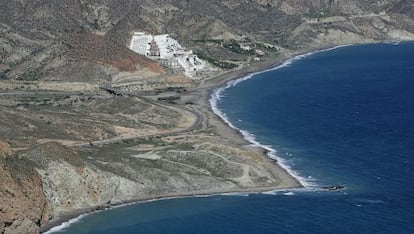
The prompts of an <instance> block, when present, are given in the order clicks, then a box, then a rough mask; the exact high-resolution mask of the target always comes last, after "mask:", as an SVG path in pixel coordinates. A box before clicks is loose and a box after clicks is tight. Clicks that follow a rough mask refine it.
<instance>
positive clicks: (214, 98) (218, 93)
mask: <svg viewBox="0 0 414 234" xmlns="http://www.w3.org/2000/svg"><path fill="white" fill-rule="evenodd" d="M346 46H351V45H342V46H336V47H332V48H328V49H324V50H319V51H315V52H309V53H306V54H302V55H298V56H296V57H293V58H291V59H288V60H286V61H285V62H284V63H282V64H281V65H279V66H276V67H273V68H270V69H267V70H263V71H259V72H255V73H251V74H248V75H246V76H244V77H242V78H240V79H236V80H232V81H229V82H227V84H226V85H224V86H222V87H220V88H217V89H215V90H214V91H213V92H212V94H211V96H210V100H209V101H210V106H211V109H212V110H213V112H214V113H215V114H216V115H218V116H219V117H220V118H221V119H222V120H223V121H224V122H225V123H226V124H227V125H228V126H230V127H231V128H233V129H236V130H237V131H239V132H240V133H241V134H242V135H243V137H244V138H245V139H246V140H247V141H249V142H250V143H251V144H252V146H255V147H260V148H264V149H266V150H267V151H268V153H267V156H268V157H270V158H272V159H275V160H276V161H277V163H278V164H279V165H280V166H281V167H282V168H284V169H285V170H286V171H287V172H288V173H289V174H291V175H292V176H293V177H295V178H296V179H297V180H298V181H299V182H300V183H301V184H302V185H303V186H305V188H307V189H310V190H314V189H319V186H318V185H317V184H316V180H315V179H314V178H312V177H308V178H304V177H302V176H301V175H299V174H298V173H297V172H296V171H294V170H292V168H291V166H290V165H289V163H288V162H286V160H285V159H283V158H281V157H279V156H278V155H277V151H276V150H275V149H273V148H272V147H271V146H269V145H263V144H261V143H260V142H258V141H257V140H256V138H255V136H254V135H253V134H251V133H250V132H248V131H246V130H243V129H239V128H237V127H235V126H234V125H233V124H232V123H231V122H230V120H229V119H228V117H227V115H226V114H225V113H223V111H222V110H220V108H218V106H217V104H218V101H220V99H221V98H222V97H223V96H224V95H225V94H224V91H225V90H226V89H228V88H230V87H233V86H236V85H237V84H240V83H241V82H243V81H246V80H249V79H251V78H253V77H254V76H256V75H258V74H261V73H265V72H269V71H274V70H278V69H281V68H284V67H288V66H290V65H291V64H293V63H294V62H296V61H299V60H301V59H304V58H306V57H309V56H311V55H314V54H316V53H320V52H326V51H331V50H335V49H338V48H342V47H346Z"/></svg>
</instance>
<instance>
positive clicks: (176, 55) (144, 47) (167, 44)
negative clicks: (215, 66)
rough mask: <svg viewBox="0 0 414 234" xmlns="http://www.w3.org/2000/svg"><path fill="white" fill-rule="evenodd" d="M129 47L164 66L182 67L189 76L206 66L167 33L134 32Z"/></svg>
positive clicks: (191, 76)
mask: <svg viewBox="0 0 414 234" xmlns="http://www.w3.org/2000/svg"><path fill="white" fill-rule="evenodd" d="M130 49H131V50H133V51H135V52H136V53H138V54H142V55H145V56H147V57H149V58H151V59H154V60H157V61H159V62H160V63H161V64H162V65H164V66H168V67H170V68H182V69H184V73H185V75H186V76H188V77H190V78H193V77H194V76H195V75H196V74H197V72H198V71H200V70H202V69H204V68H205V66H206V63H205V62H204V61H203V60H201V59H199V58H198V57H197V55H195V54H193V51H191V50H190V51H187V50H184V49H183V48H182V46H181V45H180V43H178V41H176V40H174V39H173V38H171V37H170V36H169V35H168V34H161V35H155V36H152V35H150V34H147V33H145V32H136V33H134V35H133V36H132V40H131V45H130Z"/></svg>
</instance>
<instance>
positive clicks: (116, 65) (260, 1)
mask: <svg viewBox="0 0 414 234" xmlns="http://www.w3.org/2000/svg"><path fill="white" fill-rule="evenodd" d="M0 6H1V7H0V22H1V23H0V35H1V36H0V45H1V46H0V48H1V49H0V60H1V65H0V78H3V79H4V78H6V79H14V80H65V81H87V82H104V81H108V80H110V79H111V75H112V74H114V73H116V72H117V71H118V70H120V71H131V72H132V71H136V70H139V71H141V70H148V71H146V72H145V75H146V76H148V77H151V76H158V75H160V74H163V71H162V68H160V67H158V65H157V64H154V63H153V62H151V61H148V60H146V59H144V58H141V57H140V56H138V55H134V54H131V52H129V51H128V50H127V49H125V47H127V45H128V43H129V40H130V37H131V33H132V32H133V31H147V32H151V33H169V34H171V35H172V36H174V37H176V38H178V39H179V40H181V42H182V43H183V44H184V45H185V46H187V47H190V48H191V49H194V50H195V51H196V52H198V53H199V54H202V56H204V58H207V59H208V60H209V61H212V62H214V61H222V60H226V61H233V62H234V61H236V62H237V61H243V60H244V59H246V56H245V55H243V54H240V53H238V51H237V50H234V49H229V46H226V45H227V44H226V43H227V42H228V41H231V40H235V41H237V42H254V43H255V44H253V45H254V46H256V47H259V48H262V49H264V50H266V48H273V50H270V51H269V53H272V52H274V50H275V49H274V48H279V49H280V48H288V49H295V48H301V47H305V46H306V47H309V46H313V47H315V48H316V47H319V46H326V45H327V44H332V45H334V44H340V43H348V42H364V41H366V42H369V41H372V40H387V39H394V38H395V39H401V38H411V37H412V34H411V33H413V31H414V22H413V12H414V6H413V4H412V3H411V2H410V1H409V0H388V1H374V0H362V1H339V0H310V1H299V0H273V1H271V0H268V1H266V0H256V1H252V0H227V1H218V0H212V1H203V0H186V1H181V0H166V1H151V0H125V1H117V0H108V1H95V0H88V1H87V0H68V1H51V0H40V1H27V0H23V1H18V0H10V1H5V0H2V1H1V4H0ZM269 45H271V47H268V46H269ZM216 64H219V63H218V62H217V63H216Z"/></svg>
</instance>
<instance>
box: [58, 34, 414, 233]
mask: <svg viewBox="0 0 414 234" xmlns="http://www.w3.org/2000/svg"><path fill="white" fill-rule="evenodd" d="M220 96H221V98H220V99H219V100H218V101H217V108H218V109H220V110H222V112H223V113H225V115H226V118H227V119H228V120H229V121H230V122H231V123H232V124H233V125H234V126H235V127H237V128H239V129H243V130H245V131H247V132H249V133H250V134H252V135H249V136H250V137H253V136H254V140H255V141H257V142H260V143H261V144H263V145H269V146H271V147H272V148H273V149H276V154H277V155H278V156H279V157H281V158H282V159H283V161H284V163H285V164H286V165H287V166H289V167H290V168H291V169H293V170H294V171H295V172H297V173H298V174H299V175H300V176H301V177H302V178H305V179H306V180H307V181H308V182H310V183H311V184H314V185H316V186H319V185H337V184H338V185H344V186H346V187H347V189H346V190H344V191H342V192H335V193H329V192H322V191H293V192H277V193H269V194H253V195H249V196H212V197H203V198H185V199H172V200H164V201H156V202H150V203H144V204H137V205H133V206H127V207H122V208H118V209H113V210H108V211H104V212H99V213H97V214H93V215H89V216H87V217H85V218H83V219H81V220H80V221H79V222H77V223H76V224H74V225H71V226H70V227H69V228H67V229H66V230H65V231H62V232H63V233H414V224H413V223H414V195H413V194H414V193H413V192H414V186H413V184H414V104H413V103H414V43H412V42H408V43H401V44H399V45H394V44H375V45H364V46H350V47H343V48H338V49H335V50H331V51H326V52H320V53H316V54H313V55H310V56H307V57H305V58H302V59H299V60H296V61H294V62H293V63H291V64H290V65H288V66H284V67H282V68H280V69H277V70H273V71H268V72H265V73H261V74H257V75H255V76H254V77H253V79H248V80H246V81H243V82H240V83H238V84H237V85H235V86H233V85H229V88H227V89H225V90H224V91H222V92H221V93H220Z"/></svg>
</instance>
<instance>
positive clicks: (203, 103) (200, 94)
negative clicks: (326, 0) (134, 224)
mask: <svg viewBox="0 0 414 234" xmlns="http://www.w3.org/2000/svg"><path fill="white" fill-rule="evenodd" d="M375 43H380V42H375ZM359 44H362V43H359ZM363 44H367V43H363ZM352 45H358V44H357V43H356V44H352ZM352 45H351V44H350V45H349V46H352ZM339 46H341V45H332V46H327V47H321V48H313V49H304V50H299V51H296V52H291V53H289V54H284V55H282V56H280V57H275V58H268V59H266V60H264V61H262V62H260V63H257V64H253V65H251V66H247V67H243V68H241V69H238V70H232V71H227V72H224V73H222V74H218V75H217V76H215V77H212V78H210V79H208V80H205V81H202V82H201V84H199V85H198V86H197V87H195V88H193V89H190V90H189V91H188V92H187V93H186V94H185V95H189V96H192V99H194V100H193V101H194V103H196V104H197V105H199V106H200V108H201V109H202V110H205V111H206V112H207V114H208V117H207V119H208V121H211V120H215V124H217V123H218V124H219V125H220V127H223V128H222V131H221V132H220V134H219V135H221V137H231V138H229V139H232V141H234V142H235V143H236V144H238V145H239V146H242V147H246V146H247V147H249V146H250V147H251V145H252V144H251V142H249V141H248V140H247V139H245V138H244V136H243V135H242V133H241V132H240V131H239V130H237V129H234V128H231V127H230V126H229V125H228V124H227V123H225V122H224V120H223V119H222V118H221V117H220V116H217V115H216V114H215V113H214V111H213V109H212V107H211V105H210V96H211V94H212V93H213V92H214V91H215V90H216V89H217V88H219V87H222V86H224V85H226V84H227V83H228V82H230V81H233V80H238V79H241V78H244V77H246V76H248V75H251V74H252V73H257V72H262V71H266V70H269V69H272V68H275V67H277V66H280V65H282V64H284V63H285V62H286V61H288V60H289V59H293V58H295V57H298V56H301V55H306V54H309V53H317V52H320V51H324V50H328V49H335V48H336V47H339ZM343 46H348V45H343ZM234 137H236V138H237V139H235V138H234ZM257 149H258V150H261V151H262V152H263V157H265V158H266V159H267V160H268V162H269V165H272V166H273V167H274V168H272V170H278V171H279V172H280V170H282V171H283V172H284V173H285V174H286V175H287V176H289V177H291V179H292V178H293V180H294V181H295V183H291V184H290V185H282V187H281V186H273V187H257V188H244V189H232V190H220V189H218V190H206V191H197V192H188V193H174V194H165V195H159V196H147V197H141V198H137V199H131V200H126V201H122V202H120V203H114V204H108V205H104V206H97V207H91V208H87V209H81V210H76V211H73V212H70V213H67V214H65V215H63V216H62V217H59V218H58V219H57V220H55V221H52V222H50V223H48V224H46V225H44V226H42V227H41V233H44V232H48V231H50V230H51V229H52V228H54V227H57V226H60V225H62V224H64V223H66V222H68V221H70V220H72V219H76V218H79V216H81V215H85V214H89V213H94V212H98V211H101V210H106V209H111V208H117V207H120V206H125V205H134V204H137V203H141V202H150V201H157V200H165V199H176V198H188V197H196V196H214V195H221V194H228V193H230V194H231V193H243V194H244V193H246V194H252V193H261V192H267V191H276V190H278V191H287V190H292V189H301V188H304V186H303V185H302V183H301V182H300V181H299V180H298V179H297V178H296V177H295V176H294V175H292V174H290V173H289V172H288V171H287V170H286V169H285V168H284V167H283V166H281V165H280V164H279V163H278V161H277V160H275V159H272V158H269V157H268V156H267V153H268V152H269V151H268V150H267V149H265V148H257ZM283 186H285V187H283Z"/></svg>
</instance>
